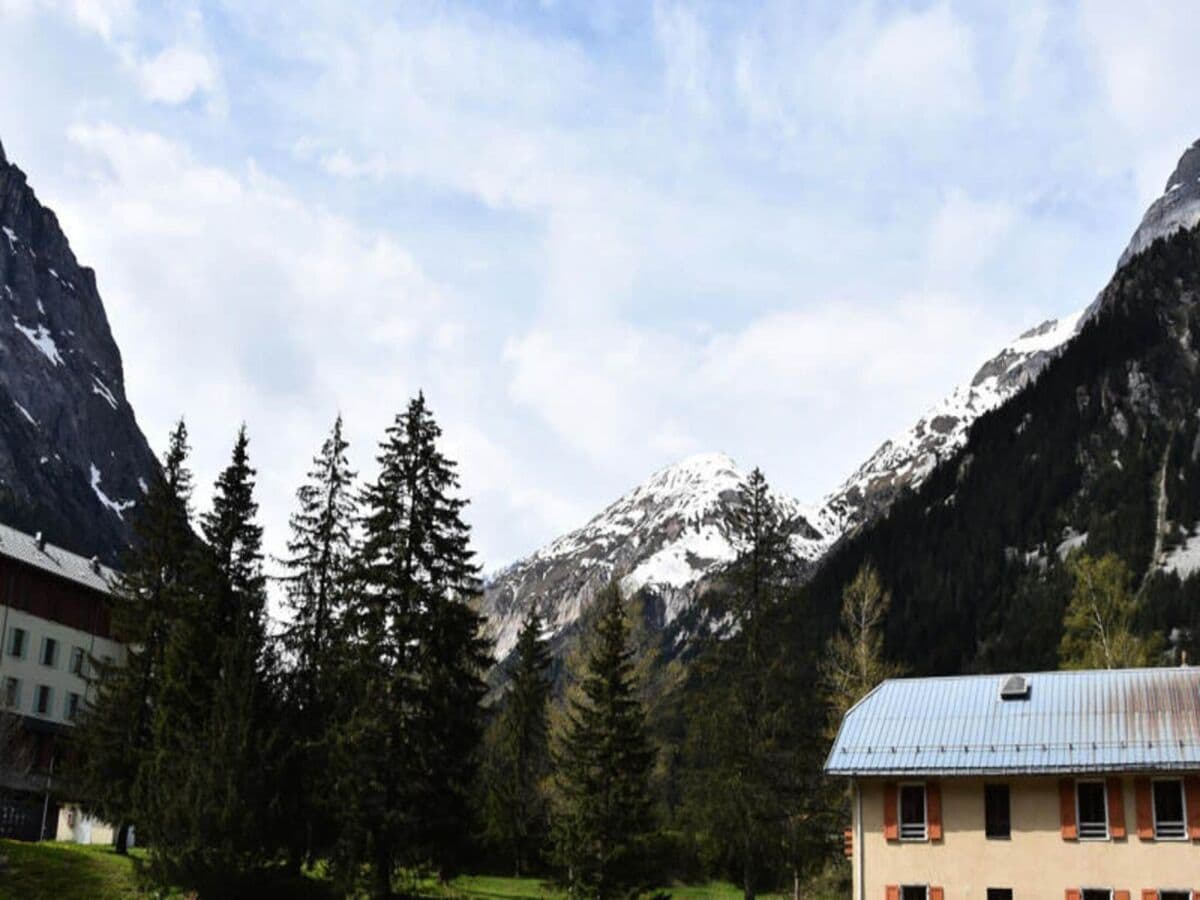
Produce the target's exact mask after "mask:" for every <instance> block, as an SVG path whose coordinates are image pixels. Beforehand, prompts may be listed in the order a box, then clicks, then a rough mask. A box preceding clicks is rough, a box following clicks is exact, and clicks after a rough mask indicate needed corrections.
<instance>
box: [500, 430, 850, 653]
mask: <svg viewBox="0 0 1200 900" xmlns="http://www.w3.org/2000/svg"><path fill="white" fill-rule="evenodd" d="M746 474H747V473H745V472H743V471H742V470H741V469H739V468H738V466H737V464H736V463H735V462H734V461H733V460H732V459H731V458H730V457H728V456H726V455H725V454H723V453H705V454H699V455H696V456H689V457H687V458H686V459H684V460H682V461H680V462H678V463H675V464H674V465H671V466H667V467H666V468H663V469H660V470H659V471H657V472H655V473H654V474H653V475H651V476H650V477H649V478H648V479H646V480H645V481H644V482H642V483H641V484H640V485H638V486H637V487H635V488H634V489H633V490H631V491H630V492H629V493H627V494H625V495H624V496H623V497H621V498H619V499H618V500H616V501H615V502H613V503H612V504H610V505H609V506H608V507H607V508H606V509H604V510H603V511H602V512H601V513H599V514H598V515H596V516H595V517H593V518H592V519H591V520H590V521H589V522H587V524H585V525H583V526H582V527H580V528H577V529H576V530H574V531H572V532H569V533H568V534H565V535H563V536H562V537H560V538H557V539H556V540H554V541H552V542H550V543H549V544H547V545H546V546H545V547H543V548H542V549H540V550H538V551H537V552H536V553H534V554H533V555H532V556H530V557H528V558H526V559H524V560H522V561H520V562H518V563H516V564H514V565H512V566H510V567H509V568H507V569H505V570H503V571H502V572H500V573H498V574H497V575H496V577H495V578H494V579H493V580H492V581H491V582H490V583H489V585H488V587H487V590H486V592H485V594H484V602H483V606H484V609H483V611H484V613H485V615H486V616H487V617H488V619H489V621H490V622H491V623H492V626H493V629H494V637H495V639H496V653H497V656H498V658H501V659H502V658H503V657H504V656H505V655H506V654H507V653H508V652H509V651H510V650H511V649H512V646H513V644H514V643H515V641H516V635H517V631H518V630H519V629H520V625H521V620H522V619H523V618H524V616H525V612H526V610H527V609H529V607H530V605H536V606H537V608H538V609H539V611H540V612H541V614H542V615H543V617H544V618H545V620H546V624H547V627H548V629H549V630H550V631H551V632H553V633H554V634H561V633H562V632H563V631H564V630H565V629H568V628H570V627H571V626H572V625H573V624H574V623H575V622H576V621H578V619H579V616H580V615H581V613H582V612H583V611H584V609H586V607H587V605H588V604H589V603H590V602H591V600H592V598H593V597H594V596H595V595H596V593H597V592H599V590H600V589H601V588H603V587H604V585H606V584H607V583H608V582H609V581H610V580H612V579H614V578H616V579H619V580H620V583H621V586H622V588H623V589H624V590H625V591H627V592H633V591H636V590H640V589H643V588H647V589H650V590H652V591H653V592H654V594H655V596H656V597H657V598H658V599H659V600H660V601H661V613H662V619H663V622H662V624H663V625H669V624H670V623H671V622H672V621H674V620H675V619H676V618H677V617H678V615H679V613H680V612H682V611H683V610H684V609H686V608H687V606H688V605H689V604H690V602H691V599H692V588H693V587H694V586H695V585H696V584H697V582H699V581H700V580H701V579H703V578H704V577H705V576H707V575H710V574H713V573H714V572H716V571H717V570H719V569H720V568H722V567H723V566H725V565H727V564H728V563H729V562H731V561H732V560H733V559H734V558H735V556H736V555H737V547H736V539H735V536H733V535H731V534H730V533H729V519H730V515H729V514H730V511H731V509H732V508H733V506H734V504H736V503H737V501H738V497H739V488H740V486H741V484H742V483H743V481H744V480H745V478H746ZM775 502H776V504H777V505H778V507H779V509H780V512H781V514H782V515H783V516H784V517H785V519H786V520H787V522H788V525H789V528H790V529H791V531H792V534H793V542H794V546H795V549H796V551H797V554H798V555H799V556H800V557H801V559H806V560H811V559H814V558H816V556H818V555H820V553H821V552H823V551H824V549H825V547H826V546H827V538H826V536H824V535H822V534H821V533H819V532H818V531H817V530H816V529H815V528H813V526H812V525H811V524H810V520H809V518H807V517H806V514H805V511H804V510H803V509H802V508H801V506H800V505H799V504H798V503H797V502H796V501H795V500H794V499H792V498H790V497H785V496H783V495H780V494H777V495H776V496H775Z"/></svg>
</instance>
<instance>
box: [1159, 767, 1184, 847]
mask: <svg viewBox="0 0 1200 900" xmlns="http://www.w3.org/2000/svg"><path fill="white" fill-rule="evenodd" d="M1183 810H1184V805H1183V782H1182V781H1180V780H1179V779H1178V778H1172V779H1164V780H1162V781H1156V782H1154V836H1155V837H1156V838H1157V839H1158V840H1160V841H1179V840H1183V839H1184V838H1186V837H1187V820H1186V817H1185V816H1184V813H1183Z"/></svg>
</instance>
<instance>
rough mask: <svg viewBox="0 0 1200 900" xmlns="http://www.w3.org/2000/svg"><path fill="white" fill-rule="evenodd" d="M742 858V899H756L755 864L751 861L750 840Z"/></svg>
mask: <svg viewBox="0 0 1200 900" xmlns="http://www.w3.org/2000/svg"><path fill="white" fill-rule="evenodd" d="M745 853H746V855H745V858H744V859H743V860H742V900H754V866H753V865H752V864H751V862H750V842H749V841H746V846H745Z"/></svg>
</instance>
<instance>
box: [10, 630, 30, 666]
mask: <svg viewBox="0 0 1200 900" xmlns="http://www.w3.org/2000/svg"><path fill="white" fill-rule="evenodd" d="M28 637H29V636H28V634H26V632H25V629H24V628H10V629H9V630H8V655H9V656H16V657H19V658H20V659H24V658H25V644H26V642H27V640H28Z"/></svg>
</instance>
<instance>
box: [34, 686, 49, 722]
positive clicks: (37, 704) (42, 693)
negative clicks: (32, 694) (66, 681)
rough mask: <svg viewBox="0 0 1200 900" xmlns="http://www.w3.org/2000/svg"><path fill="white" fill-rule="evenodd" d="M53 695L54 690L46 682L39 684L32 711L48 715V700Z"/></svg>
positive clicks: (40, 714)
mask: <svg viewBox="0 0 1200 900" xmlns="http://www.w3.org/2000/svg"><path fill="white" fill-rule="evenodd" d="M53 697H54V691H52V690H51V689H50V686H49V685H47V684H39V685H38V689H37V696H36V698H35V701H34V704H33V711H34V712H35V713H37V714H38V715H39V716H48V715H50V701H51V700H52V699H53Z"/></svg>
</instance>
